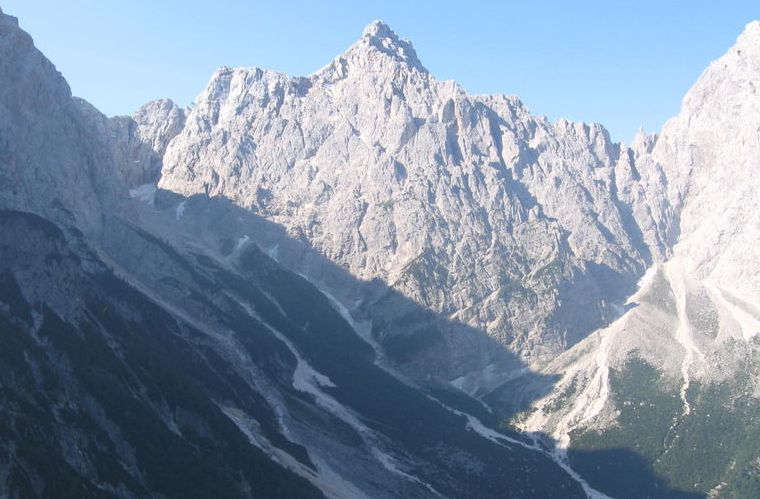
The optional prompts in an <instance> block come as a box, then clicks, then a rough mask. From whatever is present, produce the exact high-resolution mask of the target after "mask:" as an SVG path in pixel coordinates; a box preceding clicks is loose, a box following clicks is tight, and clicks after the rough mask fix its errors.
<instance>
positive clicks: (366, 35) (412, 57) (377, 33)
mask: <svg viewBox="0 0 760 499" xmlns="http://www.w3.org/2000/svg"><path fill="white" fill-rule="evenodd" d="M367 50H374V51H377V52H380V53H382V54H385V55H386V56H388V57H390V58H391V59H393V60H395V61H397V62H400V63H404V64H407V65H409V66H410V67H413V68H415V69H418V70H420V71H424V72H427V70H426V69H425V68H424V66H423V65H422V63H421V62H420V60H419V58H418V57H417V52H416V51H415V50H414V47H413V46H412V44H411V42H410V41H409V40H404V39H402V38H399V36H398V35H397V34H396V33H395V32H394V31H393V30H392V29H391V27H390V26H388V25H387V24H385V23H384V22H383V21H379V20H378V21H372V22H371V23H370V24H368V25H367V27H366V28H364V31H363V32H362V36H361V38H360V39H359V41H358V42H356V43H355V44H354V45H353V46H352V47H351V49H349V52H351V51H358V52H366V51H367Z"/></svg>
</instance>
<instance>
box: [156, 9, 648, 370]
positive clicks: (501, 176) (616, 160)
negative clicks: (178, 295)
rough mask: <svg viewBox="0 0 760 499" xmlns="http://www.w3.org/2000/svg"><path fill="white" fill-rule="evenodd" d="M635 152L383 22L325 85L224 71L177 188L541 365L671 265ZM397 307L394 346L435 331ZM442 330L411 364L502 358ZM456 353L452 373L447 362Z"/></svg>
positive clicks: (185, 139) (174, 155)
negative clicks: (261, 222)
mask: <svg viewBox="0 0 760 499" xmlns="http://www.w3.org/2000/svg"><path fill="white" fill-rule="evenodd" d="M633 156H634V152H632V150H629V149H628V148H626V147H624V146H621V145H619V144H616V143H613V142H611V141H610V139H609V136H608V134H607V132H606V130H604V128H603V127H601V126H600V125H587V124H582V123H571V122H568V121H559V122H557V123H550V122H549V121H548V120H546V119H545V118H542V117H534V116H532V115H531V114H530V113H529V112H528V110H527V109H526V108H525V106H524V105H523V104H522V103H521V102H520V100H519V99H517V98H515V97H509V96H472V95H469V94H468V93H467V92H465V91H464V90H463V89H462V88H461V87H459V86H458V85H457V84H456V83H454V82H450V81H438V80H436V79H435V78H434V77H433V76H432V75H431V74H430V73H428V71H427V70H426V69H425V68H424V67H423V66H422V64H421V63H420V61H419V59H418V57H417V55H416V53H415V51H414V49H413V47H412V46H411V44H410V43H409V42H407V41H405V40H401V39H400V38H399V37H398V36H397V35H396V34H395V33H393V31H391V30H390V28H388V26H386V25H385V24H383V23H381V22H375V23H372V24H371V25H369V26H368V27H367V28H366V29H365V31H364V33H363V34H362V36H361V38H360V39H359V41H358V42H357V43H356V44H354V45H353V46H352V47H350V48H349V49H348V50H347V51H346V52H345V53H344V54H342V55H341V56H339V57H337V58H336V59H335V60H334V61H332V62H331V63H330V64H328V65H327V66H325V67H324V68H323V69H321V70H319V71H317V72H316V73H314V74H312V75H310V76H308V77H289V76H286V75H283V74H279V73H275V72H272V71H267V70H262V69H258V68H238V69H231V68H222V69H219V70H218V71H217V72H216V73H215V74H214V75H213V76H212V78H211V80H210V81H209V83H208V85H207V86H206V88H205V90H204V91H203V92H202V93H201V94H200V96H199V97H198V99H197V101H196V103H195V105H194V107H193V109H192V110H191V111H190V113H189V114H188V117H187V124H186V125H185V127H184V129H183V130H182V132H180V133H179V134H178V135H177V137H176V138H175V139H174V140H173V141H172V142H171V144H170V145H169V147H168V148H167V151H166V154H165V156H164V158H163V161H164V166H163V170H162V173H161V179H160V182H159V187H161V188H164V189H168V190H171V191H174V192H177V193H181V194H183V195H192V194H204V195H209V196H223V197H225V198H227V199H230V200H232V201H233V202H234V203H235V204H237V205H238V206H241V207H244V208H247V209H250V210H251V211H253V212H255V213H256V214H259V215H261V216H263V217H265V218H267V219H269V220H271V221H273V222H275V223H276V224H280V225H282V226H283V227H285V228H286V230H287V231H288V233H289V234H290V235H291V236H292V237H294V238H296V239H299V240H302V241H304V242H307V243H308V244H309V245H311V246H313V247H314V248H315V249H316V250H317V251H318V252H319V253H320V254H321V255H323V256H325V257H326V258H328V259H329V260H330V261H332V262H335V263H338V264H339V265H340V266H342V267H343V268H345V269H347V270H348V271H349V272H350V273H351V274H353V275H356V276H359V277H360V278H363V279H367V280H369V279H381V280H383V281H385V282H387V283H388V284H389V285H390V286H391V287H392V288H393V289H395V290H397V291H400V292H401V293H402V294H403V295H404V296H405V297H408V298H411V299H412V300H414V302H416V303H418V304H421V305H424V306H426V307H429V308H430V309H432V310H434V311H435V312H437V313H439V314H443V315H445V316H447V317H450V318H451V319H454V320H456V321H459V322H461V323H462V324H463V325H466V326H467V327H470V328H474V329H475V330H477V331H480V332H481V334H482V333H485V334H486V335H487V336H488V337H490V338H492V339H494V340H496V341H497V342H498V343H499V344H501V345H504V346H507V347H508V348H509V349H511V350H512V351H514V352H517V353H519V355H520V356H521V357H522V358H523V359H526V360H527V361H529V362H531V363H538V362H541V361H543V360H545V359H547V358H550V357H551V356H553V355H555V354H557V353H558V352H561V351H562V350H564V349H566V348H567V347H568V346H570V345H572V344H574V343H576V342H577V341H579V340H580V339H581V338H583V337H584V336H585V335H586V334H588V333H589V332H590V331H593V330H594V329H596V328H597V327H599V326H600V325H602V324H604V323H605V322H606V321H608V320H609V319H610V318H611V317H612V316H613V315H614V312H613V311H612V310H611V309H610V306H609V304H610V303H611V302H614V301H615V300H619V299H621V298H622V297H623V296H624V295H625V293H626V292H627V291H629V290H630V289H631V287H632V285H633V283H634V282H635V280H636V279H637V278H638V276H639V275H641V274H642V273H643V271H644V270H645V269H646V267H647V266H648V264H649V263H650V262H651V261H652V260H653V259H656V258H659V257H660V256H661V253H662V249H661V248H659V247H656V248H650V246H649V245H648V241H647V239H646V235H647V232H646V228H642V227H641V224H642V223H648V222H649V220H647V219H646V217H644V219H642V218H641V217H637V216H636V215H637V214H636V213H633V212H632V208H631V205H630V203H629V202H628V198H627V197H626V196H628V197H630V196H632V195H633V194H630V192H629V191H632V190H635V189H636V187H635V186H636V183H637V181H638V180H637V177H636V175H635V173H633V172H632V167H631V165H630V162H631V158H632V157H633ZM633 169H634V170H635V168H633ZM253 236H254V237H255V235H253ZM291 264H292V265H293V266H296V267H298V268H299V269H300V271H302V272H304V273H306V274H307V275H314V274H318V271H317V270H315V269H313V268H310V267H309V264H308V262H306V263H305V262H291ZM336 287H337V288H338V289H339V288H340V286H339V285H338V286H336ZM372 307H373V304H372V303H366V302H364V303H362V304H360V305H357V306H356V309H355V312H357V313H361V312H362V310H364V311H365V312H366V313H367V314H368V315H370V316H371V315H372V312H371V309H372ZM382 308H383V310H384V314H385V318H386V320H385V321H384V322H385V323H386V324H385V326H383V325H378V326H377V327H376V330H375V334H376V336H377V337H378V338H380V339H381V340H383V341H385V340H387V341H392V340H391V339H390V338H397V337H399V336H400V337H402V338H407V339H408V338H413V337H414V336H415V335H417V336H420V335H423V336H424V334H423V333H421V332H420V331H421V330H422V329H424V328H423V327H422V326H420V327H419V328H417V330H412V331H410V330H409V328H404V327H403V325H402V324H403V323H404V322H405V320H404V316H403V312H400V311H397V312H396V313H395V315H396V316H397V317H396V320H395V321H394V320H388V314H391V317H393V315H394V312H393V308H394V307H393V305H392V304H386V303H383V304H382ZM368 310H369V311H368ZM406 322H407V323H408V322H411V321H406ZM378 324H379V321H378ZM438 332H439V333H440V334H438V335H428V338H426V339H424V340H421V341H411V340H410V341H408V342H407V343H409V344H412V343H415V344H416V343H425V345H426V346H424V347H419V349H418V350H419V351H417V352H415V351H407V352H406V353H407V355H406V360H405V361H406V362H407V363H412V364H413V363H414V362H418V361H419V362H420V366H419V367H420V369H421V370H423V371H426V372H430V371H431V370H433V371H434V372H436V373H437V374H440V376H441V377H442V378H448V379H455V378H460V377H462V376H465V377H466V376H467V374H468V372H469V371H475V370H478V369H482V368H483V367H485V366H486V365H488V364H489V363H490V362H493V361H494V360H493V359H492V358H491V356H489V354H488V352H487V350H488V349H485V350H483V351H473V349H472V348H468V347H467V345H466V344H465V343H467V342H464V341H462V340H461V339H460V338H458V337H457V334H458V333H457V332H456V331H449V330H446V331H438ZM393 341H395V340H393ZM410 350H412V349H411V347H410ZM444 351H445V352H446V355H445V357H446V358H447V361H446V362H445V363H446V366H447V367H446V368H445V369H443V370H442V371H440V372H439V369H438V368H440V367H441V366H437V368H434V367H432V364H431V363H432V362H433V361H432V360H431V359H435V358H438V359H440V358H441V357H442V355H443V352H444ZM452 358H453V359H454V360H453V361H452V360H451V359H452ZM425 359H427V360H425ZM447 370H448V372H446V371H447Z"/></svg>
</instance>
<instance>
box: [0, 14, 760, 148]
mask: <svg viewBox="0 0 760 499" xmlns="http://www.w3.org/2000/svg"><path fill="white" fill-rule="evenodd" d="M0 5H1V6H2V8H3V11H4V12H6V13H8V14H12V15H15V16H17V17H19V18H20V24H21V26H22V27H23V28H24V29H26V30H27V31H29V32H30V33H31V34H32V36H33V37H34V40H35V43H36V44H37V46H38V47H39V48H40V49H41V50H42V51H43V52H45V54H46V55H47V56H48V57H49V58H50V59H51V60H52V61H53V62H54V63H55V64H56V66H57V67H58V69H59V70H60V71H61V72H62V73H63V74H64V76H65V77H66V78H67V79H68V81H69V84H70V85H71V87H72V90H73V92H74V94H76V95H78V96H81V97H84V98H85V99H87V100H89V101H90V102H92V103H93V104H95V105H96V106H97V107H98V108H99V109H101V110H102V111H103V112H105V113H106V114H109V115H114V114H130V113H131V112H132V111H133V110H134V109H136V108H137V107H138V106H140V105H141V104H142V103H144V102H146V101H148V100H151V99H154V98H159V97H170V98H172V99H174V100H175V101H176V102H178V103H179V104H181V105H187V104H189V103H191V102H192V100H193V99H194V98H195V96H196V95H197V94H198V93H199V92H200V91H201V89H202V88H203V87H204V86H205V84H206V82H207V80H208V78H209V77H210V75H211V73H212V72H213V70H214V69H215V68H216V67H218V66H223V65H226V66H260V67H265V68H272V69H276V70H280V71H283V72H286V73H289V74H293V75H305V74H309V73H311V72H313V71H315V70H316V69H318V68H320V67H321V66H323V65H325V64H326V63H328V62H329V61H330V60H332V58H333V57H335V56H336V55H338V54H339V53H341V52H343V51H344V50H345V49H346V48H347V47H348V46H349V45H351V44H352V43H353V42H354V41H355V40H356V39H357V38H358V37H359V35H360V34H361V31H362V29H363V28H364V26H365V25H366V24H368V23H369V22H370V21H372V20H373V19H383V20H385V21H386V22H387V23H388V24H390V26H391V27H392V28H393V29H394V30H395V31H396V32H397V33H398V34H399V35H400V36H401V37H403V38H408V39H410V40H411V41H412V42H413V43H414V46H415V48H416V49H417V53H418V55H419V57H420V59H421V60H422V62H423V64H425V66H426V67H427V68H428V69H429V70H430V71H431V72H432V73H433V74H434V75H436V76H437V77H438V78H440V79H453V80H456V81H458V82H459V83H460V84H462V85H463V86H464V87H465V88H466V89H468V90H469V91H471V92H474V93H509V94H516V95H518V96H520V97H521V98H522V99H523V101H524V102H525V103H526V104H527V106H528V107H529V108H530V109H531V111H532V112H533V113H534V114H544V115H547V116H549V117H550V118H551V119H556V118H561V117H565V118H569V119H573V120H583V121H588V122H600V123H602V124H604V125H605V126H606V127H607V128H608V129H609V130H610V134H611V135H612V138H613V139H616V140H624V141H630V139H631V137H632V136H633V134H634V132H635V130H636V128H638V127H639V126H643V127H644V128H645V129H647V130H648V131H658V130H659V129H660V127H661V126H662V124H663V123H664V121H665V120H666V119H667V118H668V117H670V116H672V115H673V114H675V113H676V112H677V111H678V109H679V107H680V103H681V98H682V97H683V94H684V92H685V91H686V90H687V89H688V88H689V86H691V84H692V83H693V82H694V80H695V79H696V78H697V77H698V76H699V74H700V73H701V72H702V70H703V69H704V68H705V67H706V66H707V64H708V63H709V62H710V61H711V60H713V59H715V58H717V57H719V56H720V55H721V54H723V52H725V51H726V50H727V49H728V48H729V47H730V46H731V45H732V44H733V43H734V41H735V39H736V37H737V36H738V35H739V33H740V32H741V30H742V29H743V27H744V25H745V24H746V23H747V22H749V21H750V20H752V19H755V18H758V17H760V1H759V0H754V1H726V2H719V1H715V0H711V1H701V0H695V1H668V0H659V1H650V0H637V1H634V2H618V1H610V0H607V1H596V0H585V1H577V2H572V1H552V2H548V1H539V0H527V1H526V0H521V1H506V0H505V1H488V2H486V1H481V2H478V1H470V2H453V1H446V0H436V1H415V0H404V1H391V0H387V1H375V2H365V3H360V2H357V1H332V2H328V1H321V2H319V1H314V2H303V1H298V0H289V1H279V2H278V1H271V0H270V1H267V2H258V1H235V0H218V1H216V2H210V1H208V2H202V1H197V0H182V1H179V0H153V1H144V0H120V1H112V0H67V1H65V2H63V1H60V0H0Z"/></svg>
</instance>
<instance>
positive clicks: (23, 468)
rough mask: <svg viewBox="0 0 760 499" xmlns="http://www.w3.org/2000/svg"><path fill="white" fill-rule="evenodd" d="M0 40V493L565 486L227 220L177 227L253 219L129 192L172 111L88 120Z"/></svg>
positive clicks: (213, 202) (54, 80)
mask: <svg viewBox="0 0 760 499" xmlns="http://www.w3.org/2000/svg"><path fill="white" fill-rule="evenodd" d="M0 51H2V54H3V57H2V61H3V62H2V64H3V65H2V73H0V77H1V78H2V81H3V85H2V100H1V101H0V103H2V106H3V110H4V113H3V114H2V117H3V128H2V129H0V130H1V131H2V135H0V139H1V140H0V142H2V144H4V149H3V151H4V154H3V156H2V157H1V162H0V172H2V175H3V178H4V179H6V180H8V179H11V180H16V179H17V182H15V183H14V182H4V183H3V184H2V188H0V191H1V192H2V198H1V199H2V204H1V205H0V226H1V227H2V231H0V256H1V257H0V283H1V285H0V337H2V340H1V341H2V344H3V348H2V349H0V392H1V393H2V397H1V400H2V402H0V449H2V450H1V451H0V496H3V497H183V498H185V497H251V496H262V497H324V496H327V497H346V498H347V497H351V498H355V497H433V496H436V497H440V496H443V497H456V496H464V495H467V496H469V497H493V496H495V495H505V494H506V495H509V496H515V497H520V496H521V497H524V496H527V495H533V494H539V495H544V496H551V495H553V496H557V495H562V496H567V497H583V496H584V495H586V494H585V492H584V490H585V489H584V488H588V487H587V486H586V484H585V482H583V480H582V479H580V478H579V477H578V476H577V475H576V474H574V473H573V472H572V471H571V470H569V469H568V468H567V467H566V466H565V465H564V464H563V463H556V462H555V461H554V460H553V457H552V456H551V454H550V453H548V452H547V451H546V450H545V449H544V448H542V447H539V446H537V445H536V444H534V443H533V442H531V441H530V440H529V439H527V438H525V437H524V436H522V435H519V434H518V433H516V432H514V431H510V430H507V429H506V428H501V427H500V421H499V420H498V418H497V417H496V416H495V415H494V414H492V413H490V412H489V410H488V409H487V408H485V407H483V406H482V405H480V404H479V403H477V401H475V400H473V399H469V398H467V397H465V396H459V395H457V393H455V392H446V391H439V392H433V391H430V390H426V389H423V388H420V387H418V386H416V385H414V384H413V383H412V382H410V381H408V380H406V379H404V378H403V377H401V376H400V375H399V374H398V373H395V372H392V371H389V370H387V369H385V368H384V367H383V366H381V365H380V363H379V362H378V353H377V352H376V351H375V346H374V345H373V343H372V341H371V340H370V339H369V338H365V337H363V336H362V334H361V333H362V331H363V326H362V325H361V324H356V323H354V322H353V320H352V319H351V318H350V316H348V315H347V314H342V313H341V309H340V307H338V306H337V305H336V303H335V302H334V300H332V298H331V297H329V296H327V295H325V294H324V293H323V292H322V291H321V290H319V289H318V288H317V287H315V286H314V285H313V284H311V283H310V282H309V281H308V280H306V279H305V278H304V277H301V276H299V275H298V274H296V273H294V272H292V271H290V270H287V269H285V268H283V267H282V266H281V265H280V264H278V263H277V262H276V261H275V260H273V259H272V258H270V257H269V256H267V255H266V254H264V253H263V252H262V251H261V250H259V249H258V248H257V247H256V245H254V244H252V242H250V241H249V240H248V239H246V238H244V237H240V238H236V239H227V240H226V241H221V242H220V241H218V240H215V239H213V237H212V236H213V234H212V233H211V232H210V231H202V232H201V233H198V232H197V229H198V228H199V227H201V228H202V224H203V223H204V222H208V223H209V224H213V223H214V222H217V223H218V222H220V221H223V220H224V221H226V222H227V223H225V224H224V227H226V229H227V230H234V229H236V228H243V229H245V230H249V229H256V228H257V227H259V226H262V225H266V224H269V222H268V221H266V220H263V219H261V218H260V217H256V216H255V215H253V214H251V213H250V212H248V211H245V210H242V209H240V208H238V207H236V206H234V205H232V204H230V203H228V202H224V200H220V199H211V198H209V197H206V196H194V197H192V198H184V197H182V196H180V195H177V194H175V193H171V192H168V191H156V190H155V189H153V190H152V191H151V190H150V189H145V188H140V189H133V190H132V191H130V190H129V187H130V186H131V184H132V183H133V182H134V181H138V180H137V179H140V178H141V176H143V175H144V177H142V178H143V179H147V178H152V177H153V175H154V174H155V173H157V172H158V170H156V169H155V168H156V166H157V165H158V164H159V163H156V162H155V161H154V160H153V158H159V160H160V153H161V151H162V148H163V147H164V145H165V144H166V143H167V141H168V140H170V139H171V136H172V134H173V133H175V131H176V127H175V126H174V125H173V124H172V123H174V124H181V122H182V120H183V116H184V112H183V111H180V110H177V108H176V106H174V105H173V104H171V103H170V102H167V101H160V102H157V103H153V104H149V105H148V106H146V107H145V108H143V111H144V112H141V113H138V114H137V115H136V116H135V117H134V118H115V119H109V118H105V117H104V116H103V115H102V114H100V113H98V112H97V111H96V110H94V108H92V107H91V106H90V105H89V104H87V103H85V102H83V101H81V100H78V99H75V98H73V97H71V95H70V92H69V89H68V87H67V86H66V85H65V82H64V81H63V79H62V78H61V76H60V74H59V73H58V72H57V71H56V70H55V68H54V67H53V66H52V64H50V63H49V62H48V61H47V60H46V59H44V57H43V56H42V55H41V54H40V53H39V52H38V51H37V50H36V49H34V47H33V45H32V42H31V38H30V37H29V36H28V35H27V34H25V33H24V32H23V31H21V30H20V29H19V28H18V25H17V22H16V20H15V18H12V17H10V16H7V15H4V14H1V13H0ZM5 111H7V113H6V112H5ZM156 116H163V117H164V118H163V119H156ZM138 141H139V143H138ZM43 144H47V146H48V147H47V148H45V147H43ZM149 151H151V152H149ZM135 156H136V157H135ZM14 189H16V190H15V191H14ZM224 217H227V218H226V219H225V218H224ZM208 239H210V240H212V241H213V242H214V243H221V244H216V245H211V244H210V242H209V241H208ZM357 286H358V284H357ZM389 293H390V292H389ZM415 307H417V306H416V305H414V304H410V305H409V306H408V308H409V309H410V310H411V309H414V308H415ZM423 313H426V312H424V311H420V312H419V314H423ZM589 490H590V489H589Z"/></svg>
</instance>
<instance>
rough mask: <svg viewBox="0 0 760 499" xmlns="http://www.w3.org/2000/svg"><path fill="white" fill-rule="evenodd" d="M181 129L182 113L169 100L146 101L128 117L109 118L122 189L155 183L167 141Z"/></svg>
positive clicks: (183, 123) (108, 125)
mask: <svg viewBox="0 0 760 499" xmlns="http://www.w3.org/2000/svg"><path fill="white" fill-rule="evenodd" d="M184 126H185V110H184V109H182V108H179V107H177V105H176V104H174V102H172V101H171V100H169V99H161V100H156V101H152V102H149V103H147V104H145V105H144V106H142V107H141V108H140V109H138V110H137V111H136V112H135V113H134V114H133V115H132V116H131V117H127V116H116V117H113V118H110V119H109V120H108V122H107V124H106V129H107V130H108V133H109V134H110V139H111V144H112V148H113V152H114V160H115V162H116V164H117V165H119V166H120V167H119V169H118V173H119V176H120V178H121V179H122V181H123V182H124V183H125V185H126V186H128V187H130V188H134V187H137V186H139V185H142V184H146V183H149V182H155V181H156V180H157V179H158V176H159V174H160V172H161V166H162V158H163V156H164V152H166V147H167V146H168V145H169V142H171V140H172V139H173V138H174V137H175V136H176V135H177V134H178V133H179V132H180V130H182V128H183V127H184Z"/></svg>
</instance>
